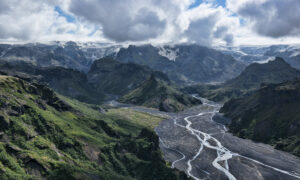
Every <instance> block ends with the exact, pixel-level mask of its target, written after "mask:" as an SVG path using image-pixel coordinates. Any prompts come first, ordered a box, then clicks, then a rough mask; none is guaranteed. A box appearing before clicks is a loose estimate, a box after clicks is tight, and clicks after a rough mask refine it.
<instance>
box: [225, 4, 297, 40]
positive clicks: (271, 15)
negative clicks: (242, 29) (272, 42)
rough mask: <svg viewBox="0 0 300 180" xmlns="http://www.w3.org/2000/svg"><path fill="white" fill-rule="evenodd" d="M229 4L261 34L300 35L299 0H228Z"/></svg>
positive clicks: (274, 35)
mask: <svg viewBox="0 0 300 180" xmlns="http://www.w3.org/2000/svg"><path fill="white" fill-rule="evenodd" d="M227 6H228V8H229V9H231V10H232V11H234V12H235V13H237V14H238V15H240V16H241V17H242V18H244V19H245V20H246V21H247V22H248V24H249V25H251V27H252V28H253V29H254V30H255V31H256V32H257V33H258V34H260V35H263V36H269V37H274V38H278V37H284V36H300V19H299V17H300V1H299V0H244V1H240V0H227Z"/></svg>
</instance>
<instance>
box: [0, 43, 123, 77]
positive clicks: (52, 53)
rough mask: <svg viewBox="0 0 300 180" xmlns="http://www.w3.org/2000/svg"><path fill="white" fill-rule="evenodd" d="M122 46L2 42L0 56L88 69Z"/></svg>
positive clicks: (42, 64)
mask: <svg viewBox="0 0 300 180" xmlns="http://www.w3.org/2000/svg"><path fill="white" fill-rule="evenodd" d="M120 48H121V46H119V45H112V44H107V43H97V42H94V43H92V42H90V43H78V42H72V41H69V42H58V41H56V42H51V43H47V44H41V43H29V44H23V45H20V44H16V45H9V44H0V58H1V59H2V60H6V61H10V62H12V61H26V62H30V63H33V64H35V65H38V66H42V67H46V66H62V67H67V68H72V69H78V70H80V71H85V72H86V71H88V70H89V68H90V66H91V64H92V63H93V61H94V60H96V59H100V58H102V57H104V56H107V55H112V54H115V53H116V52H118V51H119V49H120Z"/></svg>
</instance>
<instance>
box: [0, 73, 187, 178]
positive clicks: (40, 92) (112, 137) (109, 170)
mask: <svg viewBox="0 0 300 180" xmlns="http://www.w3.org/2000/svg"><path fill="white" fill-rule="evenodd" d="M0 84H1V86H0V94H1V96H0V179H14V180H21V179H49V180H57V179H66V180H67V179H74V180H80V179H86V180H95V179H101V180H111V179H114V180H123V179H157V177H159V179H172V180H173V179H174V180H187V179H188V177H187V176H186V175H185V174H184V173H183V172H179V171H177V170H175V169H171V168H170V167H169V166H167V163H166V162H165V161H164V159H163V157H162V153H161V152H160V149H159V137H158V136H157V135H156V133H155V132H154V130H153V129H152V128H151V127H149V123H154V121H156V122H159V121H161V120H162V118H159V117H154V116H150V115H148V114H145V113H139V112H136V111H130V112H131V114H132V117H130V118H128V117H125V115H123V116H122V113H123V112H122V111H121V110H119V109H114V110H113V112H109V113H107V114H103V113H100V112H99V111H98V110H97V109H99V106H91V105H87V104H83V103H80V102H79V101H73V100H70V99H68V98H65V97H61V98H60V97H58V96H57V95H56V94H55V93H54V92H53V91H52V90H50V89H49V88H48V87H46V86H44V85H40V84H36V83H28V82H26V81H23V80H21V79H19V78H15V77H10V76H0ZM62 98H63V99H62ZM109 110H110V109H108V111H109ZM114 112H115V113H114ZM127 112H128V111H127ZM123 114H124V113H123ZM137 117H139V118H143V120H141V119H138V118H137ZM134 118H135V119H134ZM133 122H135V123H133ZM136 122H137V123H136ZM145 122H146V123H145Z"/></svg>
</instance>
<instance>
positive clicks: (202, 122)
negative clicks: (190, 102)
mask: <svg viewBox="0 0 300 180" xmlns="http://www.w3.org/2000/svg"><path fill="white" fill-rule="evenodd" d="M201 100H202V101H203V105H200V106H197V107H194V108H190V109H188V110H186V111H183V112H180V113H163V112H159V111H156V110H153V109H148V108H143V107H135V106H130V105H129V106H127V105H121V107H124V108H132V109H135V110H137V111H144V112H147V113H150V114H154V115H160V116H166V117H168V118H167V119H166V120H164V121H163V122H161V124H160V125H159V126H158V127H157V128H156V129H155V131H156V133H157V134H158V136H159V137H160V148H161V150H162V152H163V153H164V158H165V160H166V161H168V162H171V163H172V167H173V168H177V169H179V170H182V171H185V172H186V173H187V174H188V175H189V176H190V177H192V178H194V179H196V180H200V179H213V180H215V179H221V180H223V179H224V180H226V179H230V180H235V179H238V180H240V179H245V180H253V179H258V180H259V179H267V180H268V179H270V180H277V179H278V180H279V179H280V180H294V179H295V180H297V179H300V158H298V157H296V156H293V155H291V154H288V153H286V152H282V151H278V150H275V149H274V148H273V147H271V146H269V145H266V144H262V143H255V142H253V141H250V140H246V139H241V138H238V137H236V136H233V135H232V134H230V133H229V132H227V129H226V127H225V126H224V125H223V124H220V123H218V122H219V121H218V122H216V121H215V120H216V119H217V118H219V119H222V116H221V115H220V114H219V113H218V112H219V109H220V107H221V105H220V104H217V103H214V102H211V101H208V100H205V99H201ZM114 105H116V104H114ZM118 106H120V105H118Z"/></svg>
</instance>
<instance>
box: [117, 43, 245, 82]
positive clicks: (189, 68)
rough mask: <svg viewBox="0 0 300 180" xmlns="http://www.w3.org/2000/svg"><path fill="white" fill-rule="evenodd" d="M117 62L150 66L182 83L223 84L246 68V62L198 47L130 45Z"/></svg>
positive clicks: (119, 54) (121, 50) (122, 49)
mask: <svg viewBox="0 0 300 180" xmlns="http://www.w3.org/2000/svg"><path fill="white" fill-rule="evenodd" d="M116 59H117V60H119V61H121V62H133V63H136V64H142V65H147V66H149V67H150V68H152V69H154V70H158V71H162V72H164V73H166V74H167V75H168V76H169V78H170V79H171V80H173V81H174V82H176V83H180V84H188V83H195V82H202V83H209V82H210V83H211V82H223V81H225V80H229V79H231V78H233V77H235V76H237V75H238V74H239V73H240V72H241V71H242V70H243V69H244V68H245V65H244V64H243V63H241V62H239V61H236V60H235V59H234V58H232V57H231V56H229V55H224V54H222V53H221V52H219V51H217V50H214V49H211V48H207V47H203V46H199V45H195V44H192V45H174V46H161V47H154V46H152V45H143V46H134V45H131V46H129V47H128V48H121V49H120V51H119V52H118V53H117V54H116Z"/></svg>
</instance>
